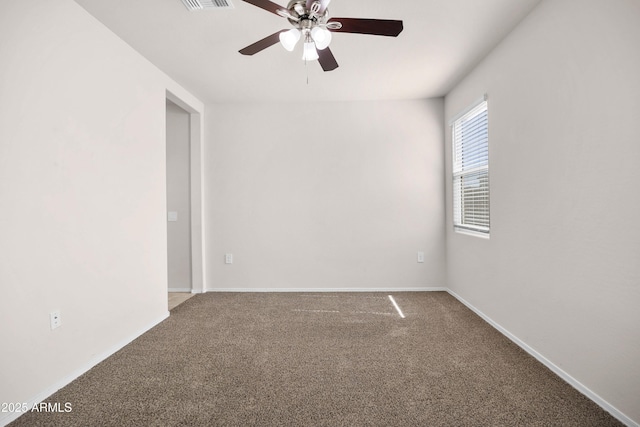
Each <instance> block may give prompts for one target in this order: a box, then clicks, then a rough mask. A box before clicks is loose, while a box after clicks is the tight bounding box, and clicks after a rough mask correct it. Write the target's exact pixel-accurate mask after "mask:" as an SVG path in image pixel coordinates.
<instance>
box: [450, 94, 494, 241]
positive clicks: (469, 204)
mask: <svg viewBox="0 0 640 427" xmlns="http://www.w3.org/2000/svg"><path fill="white" fill-rule="evenodd" d="M452 132H453V226H454V228H455V229H456V230H460V231H472V232H477V233H483V234H485V235H487V236H488V235H489V122H488V110H487V100H486V96H485V97H484V98H483V99H482V100H481V101H479V102H477V103H475V104H474V105H473V106H472V107H471V108H470V109H468V110H465V111H464V112H463V113H461V115H459V116H458V117H456V118H455V119H454V120H453V121H452Z"/></svg>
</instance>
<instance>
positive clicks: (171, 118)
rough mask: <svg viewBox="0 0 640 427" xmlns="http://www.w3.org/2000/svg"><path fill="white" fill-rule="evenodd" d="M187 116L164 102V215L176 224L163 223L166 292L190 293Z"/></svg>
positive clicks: (179, 109)
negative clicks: (168, 213)
mask: <svg viewBox="0 0 640 427" xmlns="http://www.w3.org/2000/svg"><path fill="white" fill-rule="evenodd" d="M189 120H190V117H189V113H187V112H186V111H185V110H183V109H182V108H180V107H178V106H177V105H176V104H174V103H173V102H171V101H169V100H167V211H172V212H177V214H178V220H177V221H170V222H167V242H168V248H167V252H168V257H167V264H168V279H169V289H170V290H172V289H173V290H183V291H184V290H189V291H190V290H191V192H190V191H189V188H190V185H191V183H190V179H189V176H190V174H191V170H190V168H189V162H190V154H191V153H190V150H189V142H190V138H189V127H190V124H189Z"/></svg>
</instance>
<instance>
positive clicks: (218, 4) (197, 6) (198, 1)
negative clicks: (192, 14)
mask: <svg viewBox="0 0 640 427" xmlns="http://www.w3.org/2000/svg"><path fill="white" fill-rule="evenodd" d="M182 3H183V4H184V5H185V6H186V8H187V9H189V10H210V9H233V4H232V3H231V0H182Z"/></svg>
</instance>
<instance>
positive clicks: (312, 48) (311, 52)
mask: <svg viewBox="0 0 640 427" xmlns="http://www.w3.org/2000/svg"><path fill="white" fill-rule="evenodd" d="M318 58H319V56H318V51H317V50H316V45H315V44H314V43H313V42H305V44H304V50H303V51H302V59H303V60H305V61H315V60H316V59H318Z"/></svg>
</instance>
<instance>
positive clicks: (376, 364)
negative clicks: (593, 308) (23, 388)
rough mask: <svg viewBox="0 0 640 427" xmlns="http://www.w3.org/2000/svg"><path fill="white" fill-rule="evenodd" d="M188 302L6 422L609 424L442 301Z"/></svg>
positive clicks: (249, 297) (224, 298) (221, 297)
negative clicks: (66, 408)
mask: <svg viewBox="0 0 640 427" xmlns="http://www.w3.org/2000/svg"><path fill="white" fill-rule="evenodd" d="M393 295H394V297H395V300H396V301H397V303H398V305H399V307H400V308H401V309H402V311H403V312H404V314H405V315H406V318H405V319H402V318H400V316H399V315H398V313H397V311H396V310H395V308H394V307H393V305H392V303H391V302H390V300H389V299H388V297H387V294H378V293H340V294H335V293H332V294H299V293H298V294H283V293H273V294H237V293H223V294H218V293H210V294H204V295H197V296H195V297H194V298H191V299H190V300H188V301H187V302H185V303H184V304H182V305H180V306H178V307H177V308H176V309H174V310H173V311H172V312H171V317H170V318H169V319H167V320H166V321H164V322H163V323H161V324H160V325H158V326H157V327H155V328H153V329H152V330H151V331H149V332H148V333H146V334H145V335H143V336H142V337H140V338H138V339H137V340H135V341H134V342H133V343H131V344H130V345H128V346H126V347H125V348H124V349H122V350H121V351H119V352H118V353H116V354H115V355H113V356H112V357H110V358H108V359H107V360H105V361H104V362H102V363H101V364H99V365H98V366H96V367H95V368H93V369H91V370H90V371H89V372H87V373H86V374H85V375H83V376H81V377H80V378H78V379H77V380H75V381H74V382H72V383H71V384H69V385H68V386H67V387H65V388H63V389H62V390H60V391H58V392H57V393H55V394H54V395H53V396H51V397H50V398H49V399H48V401H49V402H52V403H55V402H59V403H61V404H64V403H65V402H70V403H71V404H72V407H73V411H72V412H70V413H60V414H52V413H40V414H39V413H27V414H25V415H24V416H22V417H21V418H19V419H18V420H16V421H15V422H14V423H12V424H11V426H15V427H17V426H618V425H622V424H620V423H619V422H618V421H617V420H615V419H614V418H613V417H611V416H610V415H609V414H608V413H606V412H605V411H603V410H602V409H600V408H599V407H598V406H597V405H596V404H595V403H593V402H591V401H590V400H588V399H587V398H586V397H584V396H583V395H581V394H580V393H578V392H577V391H576V390H574V389H573V388H572V387H571V386H569V385H568V384H566V383H565V382H563V381H562V380H561V379H560V378H558V377H557V376H556V375H555V374H553V373H552V372H551V371H549V370H548V369H547V368H545V367H544V366H543V365H541V364H540V363H539V362H537V361H536V360H535V359H533V358H532V357H530V356H529V355H528V354H526V353H525V352H524V351H523V350H521V349H520V348H519V347H518V346H516V345H515V344H513V343H512V342H510V341H509V340H508V339H506V338H505V337H504V336H502V335H501V334H500V333H499V332H497V331H496V330H494V329H493V328H492V327H491V326H489V325H488V324H487V323H485V322H484V321H483V320H482V319H480V318H479V317H478V316H476V315H475V314H474V313H473V312H471V311H470V310H469V309H467V308H466V307H464V306H463V305H462V304H460V303H459V302H458V301H456V300H455V299H454V298H453V297H451V296H450V295H448V294H447V293H444V292H431V293H394V294H393Z"/></svg>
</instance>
